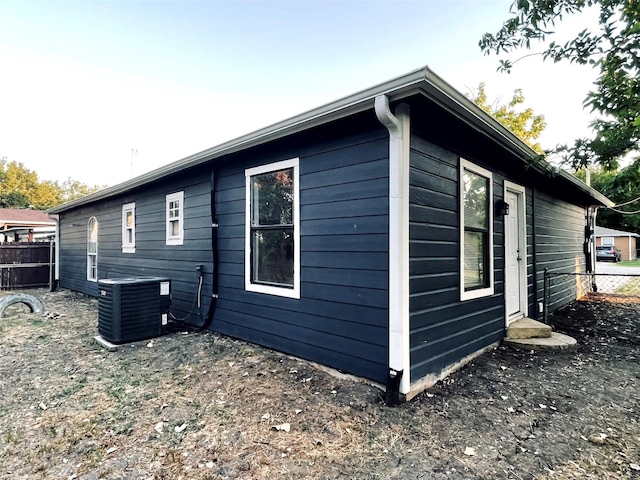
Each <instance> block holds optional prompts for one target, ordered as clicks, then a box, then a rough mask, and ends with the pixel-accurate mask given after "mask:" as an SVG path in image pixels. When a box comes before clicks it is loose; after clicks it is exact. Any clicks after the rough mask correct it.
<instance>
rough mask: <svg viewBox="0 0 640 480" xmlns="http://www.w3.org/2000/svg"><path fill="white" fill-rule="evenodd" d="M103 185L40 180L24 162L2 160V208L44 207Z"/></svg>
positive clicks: (0, 182)
mask: <svg viewBox="0 0 640 480" xmlns="http://www.w3.org/2000/svg"><path fill="white" fill-rule="evenodd" d="M100 188H102V187H100V186H98V185H94V186H88V185H85V184H84V183H81V182H78V181H77V180H72V179H71V178H69V179H67V180H65V181H64V182H63V183H62V184H60V183H58V182H53V181H50V180H42V181H41V180H40V179H39V178H38V174H37V173H36V172H34V171H32V170H29V169H28V168H26V167H25V166H24V165H23V164H22V163H20V162H16V161H11V162H8V161H7V160H0V207H2V208H35V209H38V210H44V209H47V208H51V207H54V206H56V205H59V204H61V203H63V202H67V201H69V200H73V199H75V198H79V197H82V196H84V195H88V194H89V193H93V192H95V191H97V190H99V189H100Z"/></svg>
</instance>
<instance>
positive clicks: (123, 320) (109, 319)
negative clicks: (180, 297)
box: [98, 277, 171, 343]
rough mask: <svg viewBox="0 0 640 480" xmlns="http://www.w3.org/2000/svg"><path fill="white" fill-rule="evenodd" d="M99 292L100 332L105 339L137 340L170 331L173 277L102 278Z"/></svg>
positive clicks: (117, 340)
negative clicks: (167, 329) (168, 327)
mask: <svg viewBox="0 0 640 480" xmlns="http://www.w3.org/2000/svg"><path fill="white" fill-rule="evenodd" d="M98 292H99V296H98V332H99V333H100V336H102V338H104V339H105V340H107V341H109V342H112V343H123V342H135V341H137V340H145V339H148V338H154V337H157V336H159V335H163V334H164V333H166V325H167V320H168V315H169V306H170V304H171V280H170V279H168V278H162V277H139V278H114V279H104V280H100V281H98Z"/></svg>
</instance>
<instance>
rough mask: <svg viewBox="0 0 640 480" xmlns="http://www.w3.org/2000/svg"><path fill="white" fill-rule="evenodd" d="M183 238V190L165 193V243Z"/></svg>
mask: <svg viewBox="0 0 640 480" xmlns="http://www.w3.org/2000/svg"><path fill="white" fill-rule="evenodd" d="M183 240H184V192H176V193H172V194H170V195H167V245H182V242H183Z"/></svg>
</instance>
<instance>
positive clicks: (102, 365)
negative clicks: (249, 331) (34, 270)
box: [0, 290, 640, 480]
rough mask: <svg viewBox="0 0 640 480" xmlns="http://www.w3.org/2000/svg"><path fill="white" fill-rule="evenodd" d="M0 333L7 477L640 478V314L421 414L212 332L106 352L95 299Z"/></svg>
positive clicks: (579, 328) (2, 464)
mask: <svg viewBox="0 0 640 480" xmlns="http://www.w3.org/2000/svg"><path fill="white" fill-rule="evenodd" d="M29 293H33V294H36V295H38V296H39V297H40V298H41V299H42V300H43V302H44V304H45V306H46V308H47V313H46V314H45V315H39V314H31V313H29V311H28V309H27V308H26V307H25V306H24V305H14V306H11V307H9V309H7V312H6V317H5V318H3V319H0V392H1V395H0V478H2V479H40V478H47V479H49V478H52V479H55V478H65V479H85V480H93V479H102V478H105V479H106V478H108V479H181V478H182V479H226V478H229V479H232V478H242V479H275V478H282V479H299V478H327V479H334V478H336V479H337V478H339V479H349V478H355V479H390V478H399V479H419V478H423V479H436V480H438V479H515V480H520V479H534V478H535V479H545V480H546V479H574V478H579V479H640V471H639V470H640V466H639V464H640V402H639V396H640V394H639V392H640V388H639V386H640V363H639V362H640V342H639V340H638V337H637V334H638V332H639V331H640V303H639V302H640V300H638V299H620V298H617V297H605V296H591V297H589V298H588V299H586V301H579V302H574V303H573V304H571V305H569V306H568V307H566V308H564V309H563V310H561V311H559V312H557V313H556V314H554V315H553V316H552V317H551V318H550V321H551V323H552V325H554V327H555V328H556V330H558V331H561V332H563V333H567V334H569V335H572V336H574V337H575V338H576V339H577V340H578V341H579V348H578V349H577V350H575V351H564V352H529V351H519V350H514V349H511V348H510V347H506V346H501V347H499V348H497V349H496V350H494V351H492V352H489V353H487V354H485V355H483V356H481V357H479V358H478V359H476V360H475V361H474V362H472V363H471V364H469V365H467V366H465V367H464V368H462V369H461V370H459V371H458V372H456V373H454V374H453V375H451V376H450V377H448V378H447V379H446V380H444V381H442V382H439V383H438V384H437V385H435V386H434V387H433V388H431V389H429V390H427V391H425V392H423V393H421V394H420V395H419V396H418V397H416V398H415V399H413V400H412V401H410V402H407V403H405V404H402V405H401V406H400V407H397V408H389V407H387V406H385V405H384V403H383V402H382V392H381V391H380V390H379V389H377V388H376V387H375V386H372V385H370V384H368V383H366V382H364V381H361V380H354V379H351V378H338V377H336V376H332V375H329V374H328V373H326V372H324V371H321V370H319V369H317V368H315V367H314V366H313V365H311V364H309V363H307V362H304V361H301V360H298V359H294V358H290V357H287V356H285V355H282V354H280V353H277V352H274V351H271V350H267V349H264V348H261V347H258V346H255V345H252V344H248V343H245V342H242V341H238V340H234V339H231V338H228V337H224V336H221V335H217V334H214V333H195V332H186V331H185V332H177V333H175V334H171V335H167V336H163V337H161V338H157V339H154V340H152V341H145V342H139V343H135V344H131V345H125V346H121V347H120V348H119V349H118V351H116V352H108V351H106V350H104V349H103V348H102V347H100V346H99V345H97V344H96V343H95V342H94V340H93V336H94V335H96V334H97V301H96V300H95V299H93V298H89V297H86V296H84V295H81V294H77V293H74V292H70V291H65V290H62V291H58V292H47V291H44V290H40V291H31V292H29Z"/></svg>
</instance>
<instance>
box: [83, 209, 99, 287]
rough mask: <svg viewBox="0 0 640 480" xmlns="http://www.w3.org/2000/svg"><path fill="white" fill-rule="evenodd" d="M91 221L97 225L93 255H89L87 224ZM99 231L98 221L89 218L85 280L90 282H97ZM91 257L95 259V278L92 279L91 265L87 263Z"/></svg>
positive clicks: (94, 218)
mask: <svg viewBox="0 0 640 480" xmlns="http://www.w3.org/2000/svg"><path fill="white" fill-rule="evenodd" d="M91 220H93V221H95V222H96V225H97V229H98V235H96V251H95V253H89V224H90V223H91ZM99 229H100V224H99V223H98V219H97V218H96V217H91V218H89V220H88V221H87V229H86V232H87V280H88V281H90V282H97V281H98V239H99V238H100V237H99V233H100V231H99ZM90 256H93V257H95V259H96V276H95V278H93V277H92V276H91V263H90V262H89V257H90Z"/></svg>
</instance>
